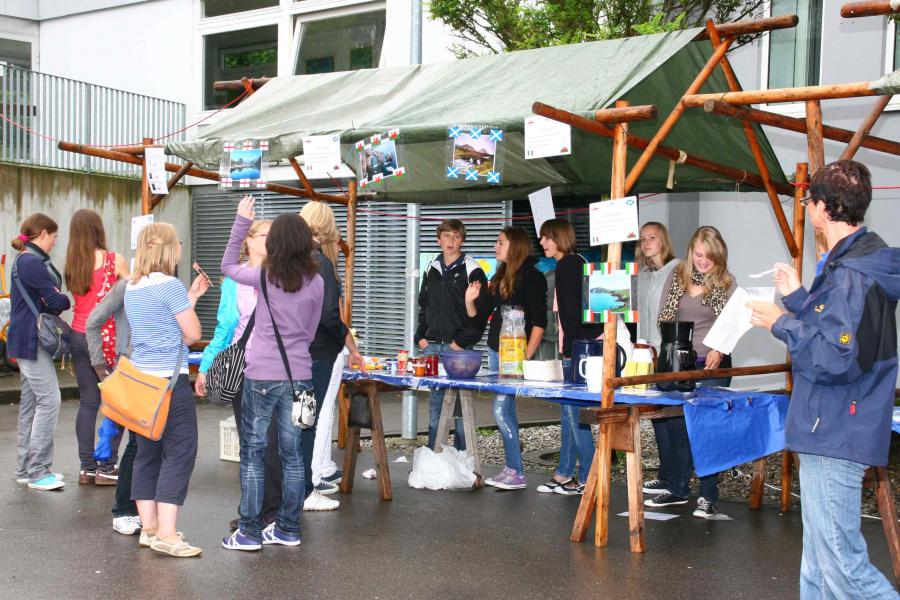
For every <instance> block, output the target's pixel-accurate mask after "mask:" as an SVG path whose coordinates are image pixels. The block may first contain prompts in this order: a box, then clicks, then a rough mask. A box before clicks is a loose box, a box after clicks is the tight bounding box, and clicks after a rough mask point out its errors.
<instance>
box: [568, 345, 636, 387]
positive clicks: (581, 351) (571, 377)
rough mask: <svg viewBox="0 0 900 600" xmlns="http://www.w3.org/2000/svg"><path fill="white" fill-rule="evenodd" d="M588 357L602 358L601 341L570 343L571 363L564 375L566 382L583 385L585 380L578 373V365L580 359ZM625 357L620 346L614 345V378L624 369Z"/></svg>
mask: <svg viewBox="0 0 900 600" xmlns="http://www.w3.org/2000/svg"><path fill="white" fill-rule="evenodd" d="M589 356H603V340H575V341H574V342H572V361H571V362H570V363H569V370H568V372H567V373H566V380H567V381H571V382H572V383H578V384H581V385H584V384H585V383H586V380H585V378H584V376H582V375H581V373H579V368H578V366H579V364H580V363H581V361H582V359H585V358H587V357H589ZM626 360H627V355H626V354H625V349H624V348H622V346H619V345H618V344H616V376H617V377H618V376H619V375H621V374H622V369H623V368H624V367H625V361H626Z"/></svg>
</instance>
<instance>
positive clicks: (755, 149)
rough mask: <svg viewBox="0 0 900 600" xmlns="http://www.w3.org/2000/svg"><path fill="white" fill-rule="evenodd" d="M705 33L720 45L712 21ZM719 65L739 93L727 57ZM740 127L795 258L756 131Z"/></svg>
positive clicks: (730, 84) (715, 45) (787, 227)
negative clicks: (742, 129)
mask: <svg viewBox="0 0 900 600" xmlns="http://www.w3.org/2000/svg"><path fill="white" fill-rule="evenodd" d="M706 31H707V33H708V34H709V39H710V42H712V45H713V48H716V49H717V48H718V47H719V46H720V45H721V40H720V39H719V34H718V33H716V29H715V26H714V25H713V22H712V21H707V22H706ZM720 64H721V66H722V71H723V72H724V73H725V80H726V81H727V82H728V87H729V88H730V89H731V91H733V92H740V91H741V84H740V82H738V79H737V75H735V74H734V69H732V68H731V62H730V61H729V60H728V57H727V56H724V55H723V56H722V60H721V62H720ZM741 125H742V126H743V128H744V137H746V138H747V144H748V145H749V146H750V152H751V154H753V161H754V162H755V163H756V168H757V169H758V170H759V175H760V177H762V180H763V185H764V186H765V188H766V194H767V195H768V197H769V204H770V205H771V206H772V212H774V213H775V220H776V221H778V227H780V228H781V235H782V236H784V241H785V244H787V248H788V252H790V254H791V256H797V254H798V253H799V250H798V249H797V245H796V244H795V243H794V238H793V235H792V234H791V226H790V225H789V224H788V222H787V217H786V216H785V215H784V209H782V208H781V200H779V199H778V193H777V192H776V191H775V188H774V187H773V186H772V180H771V176H770V174H769V166H768V165H767V164H766V159H765V157H764V156H763V154H762V148H760V146H759V140H758V139H756V131H755V130H754V129H753V125H751V124H750V123H749V122H748V121H741Z"/></svg>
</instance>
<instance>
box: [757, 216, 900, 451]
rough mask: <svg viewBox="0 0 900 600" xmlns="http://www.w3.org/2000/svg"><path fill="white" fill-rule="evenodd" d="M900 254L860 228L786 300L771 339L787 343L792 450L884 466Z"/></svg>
mask: <svg viewBox="0 0 900 600" xmlns="http://www.w3.org/2000/svg"><path fill="white" fill-rule="evenodd" d="M898 298H900V248H889V247H888V246H887V245H886V244H885V243H884V241H883V240H882V239H881V238H880V237H878V236H877V235H876V234H874V233H871V232H868V231H866V228H865V227H862V228H860V229H859V231H857V232H855V233H854V234H852V235H849V236H847V237H846V238H844V239H843V240H841V241H840V242H838V244H837V245H836V246H835V247H834V248H833V249H832V251H831V252H830V253H829V255H828V259H827V261H826V263H825V265H824V268H823V270H822V273H821V274H820V275H819V276H817V277H816V278H815V280H814V281H813V284H812V287H811V288H810V289H809V291H807V290H806V289H804V288H802V287H801V288H800V289H798V290H797V291H795V292H794V293H792V294H790V295H788V296H785V297H784V299H783V303H784V306H785V308H787V310H788V311H789V312H790V313H793V316H789V315H783V316H781V317H779V319H778V320H777V321H776V322H775V325H774V326H773V327H772V334H773V335H774V336H775V337H777V338H778V339H780V340H781V341H783V342H784V343H785V344H787V347H788V351H789V352H790V354H791V360H792V362H793V365H792V370H793V375H794V390H793V392H792V394H791V402H790V407H789V408H788V416H787V422H786V423H785V439H786V442H787V447H788V448H789V449H790V450H794V451H797V452H803V453H807V454H816V455H820V456H828V457H831V458H841V459H845V460H850V461H854V462H858V463H862V464H864V465H872V466H884V465H886V464H887V460H888V449H889V446H890V440H891V415H892V412H893V407H894V389H895V387H896V381H897V324H896V316H895V310H896V307H897V300H898Z"/></svg>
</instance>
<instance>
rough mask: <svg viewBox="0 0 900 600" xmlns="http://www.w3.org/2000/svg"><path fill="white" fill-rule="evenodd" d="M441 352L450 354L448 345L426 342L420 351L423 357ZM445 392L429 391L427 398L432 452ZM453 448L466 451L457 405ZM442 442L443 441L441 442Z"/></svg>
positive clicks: (429, 441) (429, 439) (457, 405)
mask: <svg viewBox="0 0 900 600" xmlns="http://www.w3.org/2000/svg"><path fill="white" fill-rule="evenodd" d="M441 352H452V350H450V344H439V343H437V342H428V346H426V347H425V349H424V350H422V353H423V354H424V355H428V354H440V353H441ZM446 392H447V390H431V394H430V395H429V396H428V447H429V448H431V449H432V450H434V449H435V448H434V438H435V437H436V436H437V428H438V425H439V424H440V422H441V409H442V408H443V406H444V394H445V393H446ZM453 415H454V423H453V447H454V448H456V449H457V450H465V449H466V434H465V433H464V429H463V420H462V416H459V415H460V406H459V403H458V402H457V403H456V407H455V409H454V411H453ZM441 441H443V440H441Z"/></svg>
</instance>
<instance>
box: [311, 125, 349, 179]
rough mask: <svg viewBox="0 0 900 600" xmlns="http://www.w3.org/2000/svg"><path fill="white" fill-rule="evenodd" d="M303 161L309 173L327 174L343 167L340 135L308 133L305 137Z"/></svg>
mask: <svg viewBox="0 0 900 600" xmlns="http://www.w3.org/2000/svg"><path fill="white" fill-rule="evenodd" d="M303 163H304V166H305V170H306V173H307V174H315V175H327V174H328V173H336V172H337V171H338V170H339V169H340V168H341V138H340V136H339V135H337V134H335V135H308V136H306V137H304V138H303Z"/></svg>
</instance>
